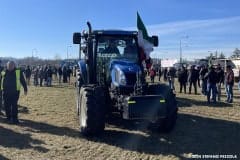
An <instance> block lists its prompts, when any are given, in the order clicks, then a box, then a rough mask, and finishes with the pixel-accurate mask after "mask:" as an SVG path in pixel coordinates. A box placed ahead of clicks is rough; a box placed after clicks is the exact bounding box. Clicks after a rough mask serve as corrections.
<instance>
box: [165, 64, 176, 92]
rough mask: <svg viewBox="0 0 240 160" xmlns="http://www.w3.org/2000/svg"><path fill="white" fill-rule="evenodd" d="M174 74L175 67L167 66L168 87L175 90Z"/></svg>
mask: <svg viewBox="0 0 240 160" xmlns="http://www.w3.org/2000/svg"><path fill="white" fill-rule="evenodd" d="M175 75H176V70H175V68H174V67H169V68H168V72H167V78H168V83H169V87H170V88H171V89H172V90H175V86H174V81H175Z"/></svg>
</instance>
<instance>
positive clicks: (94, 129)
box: [79, 85, 106, 136]
mask: <svg viewBox="0 0 240 160" xmlns="http://www.w3.org/2000/svg"><path fill="white" fill-rule="evenodd" d="M105 102H106V101H105V95H104V90H103V89H102V88H101V87H98V86H94V85H87V86H82V87H81V90H80V112H79V124H80V132H81V133H82V134H83V135H86V136H94V135H98V134H100V133H102V132H103V131H104V128H105V113H106V111H105V107H106V104H105Z"/></svg>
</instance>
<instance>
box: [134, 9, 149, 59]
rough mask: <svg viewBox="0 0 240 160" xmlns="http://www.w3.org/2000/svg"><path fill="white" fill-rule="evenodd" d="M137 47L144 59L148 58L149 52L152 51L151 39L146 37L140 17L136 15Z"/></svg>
mask: <svg viewBox="0 0 240 160" xmlns="http://www.w3.org/2000/svg"><path fill="white" fill-rule="evenodd" d="M137 28H138V45H139V47H141V48H142V50H143V51H144V54H145V56H146V59H149V58H150V52H152V51H153V40H152V37H149V36H148V33H147V29H146V27H145V25H144V24H143V21H142V19H141V17H140V15H139V14H138V13H137Z"/></svg>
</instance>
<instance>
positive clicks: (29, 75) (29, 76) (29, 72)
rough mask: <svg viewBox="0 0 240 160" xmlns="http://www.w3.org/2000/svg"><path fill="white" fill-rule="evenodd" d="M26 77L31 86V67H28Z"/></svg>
mask: <svg viewBox="0 0 240 160" xmlns="http://www.w3.org/2000/svg"><path fill="white" fill-rule="evenodd" d="M25 76H26V81H27V85H30V79H31V69H30V66H29V65H28V66H27V68H26V69H25Z"/></svg>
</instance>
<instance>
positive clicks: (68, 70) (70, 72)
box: [67, 67, 72, 84]
mask: <svg viewBox="0 0 240 160" xmlns="http://www.w3.org/2000/svg"><path fill="white" fill-rule="evenodd" d="M71 74H72V69H71V68H70V67H68V69H67V81H68V83H69V84H70V83H71Z"/></svg>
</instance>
